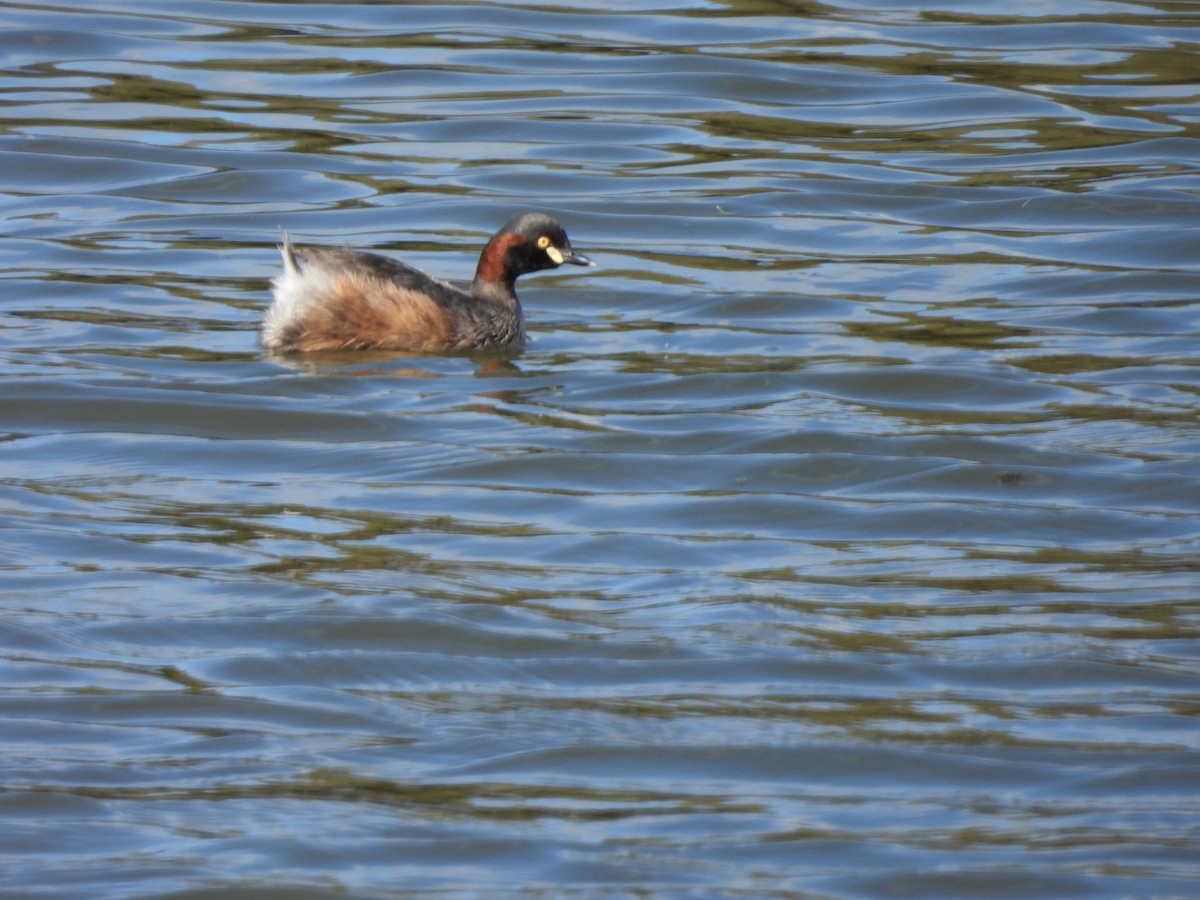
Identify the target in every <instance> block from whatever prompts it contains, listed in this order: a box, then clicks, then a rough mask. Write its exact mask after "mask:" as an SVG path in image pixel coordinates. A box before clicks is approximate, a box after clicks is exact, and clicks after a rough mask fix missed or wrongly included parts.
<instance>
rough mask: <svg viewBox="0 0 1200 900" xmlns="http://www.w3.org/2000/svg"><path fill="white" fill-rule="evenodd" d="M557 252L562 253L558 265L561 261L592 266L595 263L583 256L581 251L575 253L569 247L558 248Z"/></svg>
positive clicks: (574, 264)
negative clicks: (564, 248)
mask: <svg viewBox="0 0 1200 900" xmlns="http://www.w3.org/2000/svg"><path fill="white" fill-rule="evenodd" d="M559 253H560V254H562V260H561V262H560V265H561V263H570V264H571V265H573V266H594V265H595V263H594V262H592V261H591V260H590V259H588V258H587V257H586V256H584V255H583V254H582V253H576V252H575V251H574V250H572V249H570V248H569V247H568V248H567V249H566V250H560V251H559Z"/></svg>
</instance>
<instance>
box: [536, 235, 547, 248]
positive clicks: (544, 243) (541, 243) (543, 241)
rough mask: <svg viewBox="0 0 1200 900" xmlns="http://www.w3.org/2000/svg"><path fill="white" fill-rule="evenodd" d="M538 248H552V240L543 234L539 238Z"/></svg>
mask: <svg viewBox="0 0 1200 900" xmlns="http://www.w3.org/2000/svg"><path fill="white" fill-rule="evenodd" d="M538 246H539V247H541V248H542V249H543V250H545V249H546V248H547V247H549V246H550V238H548V237H546V235H544V234H543V235H542V236H541V237H540V238H538Z"/></svg>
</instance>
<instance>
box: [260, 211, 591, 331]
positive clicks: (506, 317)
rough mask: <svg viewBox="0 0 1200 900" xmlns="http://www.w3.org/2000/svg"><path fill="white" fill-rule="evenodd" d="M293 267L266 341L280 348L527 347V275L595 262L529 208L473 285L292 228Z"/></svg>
mask: <svg viewBox="0 0 1200 900" xmlns="http://www.w3.org/2000/svg"><path fill="white" fill-rule="evenodd" d="M281 251H282V253H283V264H284V269H283V272H282V273H280V274H279V275H278V276H276V277H275V279H274V280H273V282H272V286H273V292H274V296H275V302H274V303H273V304H272V306H271V308H270V309H269V310H268V311H267V315H266V318H265V319H264V321H263V328H262V343H263V346H264V347H266V348H267V349H268V350H272V351H275V352H279V353H308V352H315V351H321V350H366V349H380V350H406V351H414V352H440V351H452V350H470V349H484V348H493V347H512V346H520V345H521V344H522V343H523V342H524V340H525V316H524V313H523V312H522V310H521V304H520V302H519V301H518V300H517V295H516V293H515V290H514V285H515V282H516V280H517V278H518V277H520V276H521V275H524V274H527V273H529V272H537V271H540V270H542V269H552V268H557V267H558V266H560V265H562V264H563V263H570V264H573V265H581V266H589V265H591V264H592V263H591V260H589V259H588V258H587V257H586V256H583V255H581V254H579V253H576V252H575V251H574V250H572V249H571V244H570V241H569V240H568V239H567V235H566V233H565V232H564V231H563V229H562V226H560V225H559V224H558V223H557V222H555V221H554V219H552V218H550V217H549V216H545V215H542V214H540V213H523V214H521V215H519V216H516V217H515V218H513V219H512V220H510V221H509V222H508V223H507V224H506V225H505V226H504V227H503V228H502V229H501V230H500V231H499V232H497V233H496V235H495V236H493V237H492V239H491V240H490V241H489V242H488V244H487V246H486V247H484V250H483V253H482V254H481V255H480V257H479V265H478V268H477V269H476V272H475V279H474V281H472V283H471V286H470V289H469V290H464V289H463V288H460V287H457V286H455V285H453V284H451V283H450V282H448V281H443V280H442V279H440V278H437V277H435V276H433V275H430V274H428V273H427V272H423V271H421V270H420V269H417V268H414V267H413V266H410V265H408V264H407V263H403V262H400V261H399V260H396V259H392V258H390V257H387V256H381V255H379V254H377V253H364V252H359V251H354V250H347V249H330V248H322V247H318V248H304V249H299V250H298V249H296V248H294V247H293V246H292V242H291V239H290V238H289V237H288V236H287V235H284V241H283V246H282V247H281Z"/></svg>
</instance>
